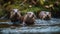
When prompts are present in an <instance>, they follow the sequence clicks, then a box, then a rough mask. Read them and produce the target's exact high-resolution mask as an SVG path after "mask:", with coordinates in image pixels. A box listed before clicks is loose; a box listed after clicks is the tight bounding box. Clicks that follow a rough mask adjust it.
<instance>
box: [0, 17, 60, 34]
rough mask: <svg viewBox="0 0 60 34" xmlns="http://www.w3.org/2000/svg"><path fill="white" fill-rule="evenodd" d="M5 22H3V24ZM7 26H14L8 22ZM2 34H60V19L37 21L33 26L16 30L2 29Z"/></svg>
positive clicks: (0, 32) (0, 29) (0, 33)
mask: <svg viewBox="0 0 60 34" xmlns="http://www.w3.org/2000/svg"><path fill="white" fill-rule="evenodd" d="M3 23H5V22H1V23H0V24H3ZM5 24H12V23H11V22H6V23H5ZM0 34H60V19H56V18H51V20H47V21H46V20H40V19H36V21H35V25H33V26H22V27H15V28H10V27H7V28H0Z"/></svg>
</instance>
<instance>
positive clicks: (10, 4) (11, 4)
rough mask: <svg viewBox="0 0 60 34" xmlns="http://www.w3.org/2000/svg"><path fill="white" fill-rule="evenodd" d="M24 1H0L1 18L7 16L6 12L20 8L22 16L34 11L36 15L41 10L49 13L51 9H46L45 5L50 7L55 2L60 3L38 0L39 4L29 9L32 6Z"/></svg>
mask: <svg viewBox="0 0 60 34" xmlns="http://www.w3.org/2000/svg"><path fill="white" fill-rule="evenodd" d="M23 1H24V0H0V16H1V15H5V14H6V12H5V11H7V12H9V11H10V10H11V9H12V8H18V9H19V10H20V11H21V13H22V14H25V13H26V12H28V11H32V12H34V13H37V11H39V10H48V11H49V10H50V8H45V7H44V6H45V5H48V6H49V5H50V4H52V5H53V4H54V3H55V1H60V0H37V4H36V5H34V4H31V7H29V6H30V4H29V2H25V3H23ZM27 1H29V0H27ZM54 8H55V7H54ZM58 9H60V8H58ZM55 10H56V9H55ZM4 12H5V13H4Z"/></svg>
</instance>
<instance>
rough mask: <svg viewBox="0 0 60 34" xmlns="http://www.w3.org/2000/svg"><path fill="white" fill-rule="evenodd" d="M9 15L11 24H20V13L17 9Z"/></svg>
mask: <svg viewBox="0 0 60 34" xmlns="http://www.w3.org/2000/svg"><path fill="white" fill-rule="evenodd" d="M10 14H11V15H10V18H11V22H13V24H19V23H20V18H21V14H20V11H19V10H18V9H13V10H12V11H11V13H10ZM16 22H17V23H16ZM18 22H19V23H18Z"/></svg>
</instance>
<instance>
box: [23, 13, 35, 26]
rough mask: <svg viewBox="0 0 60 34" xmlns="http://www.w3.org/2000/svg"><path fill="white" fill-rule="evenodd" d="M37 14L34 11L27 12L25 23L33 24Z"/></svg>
mask: <svg viewBox="0 0 60 34" xmlns="http://www.w3.org/2000/svg"><path fill="white" fill-rule="evenodd" d="M35 17H36V16H35V14H34V13H33V12H27V14H26V15H25V16H24V19H23V24H24V23H25V24H26V25H33V24H34V22H35Z"/></svg>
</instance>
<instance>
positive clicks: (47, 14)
mask: <svg viewBox="0 0 60 34" xmlns="http://www.w3.org/2000/svg"><path fill="white" fill-rule="evenodd" d="M39 18H41V19H42V20H44V19H45V20H49V19H51V12H46V11H41V12H40V13H39Z"/></svg>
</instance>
